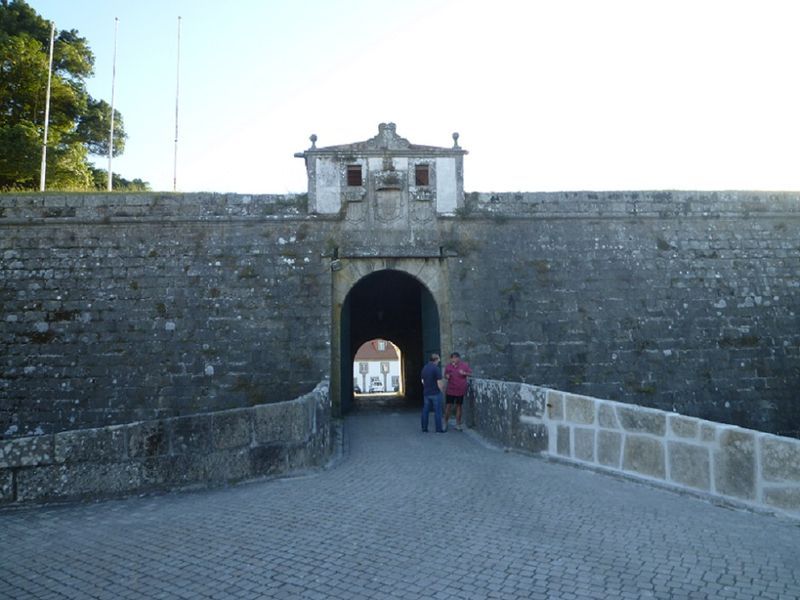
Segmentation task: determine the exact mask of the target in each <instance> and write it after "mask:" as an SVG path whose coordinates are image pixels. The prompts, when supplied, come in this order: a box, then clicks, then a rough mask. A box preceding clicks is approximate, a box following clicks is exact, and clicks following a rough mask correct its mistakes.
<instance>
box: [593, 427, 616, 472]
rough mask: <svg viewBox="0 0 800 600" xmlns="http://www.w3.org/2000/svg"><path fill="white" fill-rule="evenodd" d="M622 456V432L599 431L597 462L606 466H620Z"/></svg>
mask: <svg viewBox="0 0 800 600" xmlns="http://www.w3.org/2000/svg"><path fill="white" fill-rule="evenodd" d="M621 458H622V434H619V433H617V432H616V431H599V432H598V433H597V462H598V463H600V464H601V465H603V466H606V467H613V468H615V469H619V468H620V462H621Z"/></svg>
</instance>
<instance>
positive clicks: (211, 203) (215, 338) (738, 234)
mask: <svg viewBox="0 0 800 600" xmlns="http://www.w3.org/2000/svg"><path fill="white" fill-rule="evenodd" d="M343 213H344V211H343V212H342V213H340V214H330V215H319V214H310V213H309V211H308V210H307V206H306V198H305V197H304V196H238V195H219V194H186V195H180V194H179V195H175V194H158V193H145V194H130V195H128V194H57V193H49V194H20V195H3V196H0V348H1V349H2V351H1V352H0V438H2V439H5V440H12V441H13V440H17V439H19V440H20V441H19V444H22V445H23V446H24V445H25V444H33V445H32V446H31V448H34V449H36V448H38V447H39V446H38V445H37V444H38V443H39V442H36V441H30V440H37V439H38V440H47V439H52V440H53V444H55V443H56V440H55V438H54V437H53V436H56V435H58V434H59V433H61V432H69V433H65V434H64V435H65V436H66V437H63V436H62V437H63V439H62V442H63V443H66V440H68V439H72V438H71V437H70V436H72V435H73V432H74V431H76V430H94V429H97V428H102V429H104V430H105V429H108V428H113V427H114V426H118V425H120V426H121V425H125V424H130V423H140V422H162V423H167V422H169V423H171V425H170V427H172V426H173V425H174V424H175V423H182V421H174V420H175V419H178V420H180V419H184V418H187V417H190V416H191V415H199V414H211V413H218V412H220V411H228V410H231V409H246V410H250V409H251V408H252V407H256V406H260V405H263V404H265V403H266V404H271V403H281V402H286V401H291V400H293V399H295V398H298V397H301V396H303V395H304V394H308V393H311V392H312V390H314V389H315V387H316V386H317V384H318V383H319V382H320V381H322V380H325V379H326V378H327V377H328V376H329V375H330V370H331V361H332V355H333V353H334V352H336V351H337V350H336V349H333V348H332V347H331V342H330V340H331V336H332V327H333V322H334V320H333V317H332V315H333V313H334V311H335V310H336V309H337V307H334V306H333V305H332V301H331V288H332V268H333V263H334V260H335V258H336V256H337V255H338V252H339V250H340V249H345V250H346V251H347V252H349V255H348V256H349V259H348V260H359V258H358V257H359V256H381V255H383V256H392V257H398V258H404V259H406V260H409V261H413V260H420V261H428V263H427V264H431V263H433V264H435V265H438V266H437V267H436V268H439V269H441V272H442V274H443V275H442V276H443V277H444V280H445V281H447V282H448V285H449V294H448V296H449V302H450V304H451V305H450V306H449V307H448V311H446V312H447V314H449V315H450V316H451V321H452V322H450V323H447V324H443V326H446V327H449V334H450V336H451V337H450V338H449V339H452V340H453V346H454V348H452V349H454V350H459V351H460V352H461V353H462V354H463V355H464V356H465V358H466V359H467V360H468V361H469V362H470V363H471V364H472V366H473V368H474V369H475V372H476V375H477V376H478V377H481V378H485V379H492V380H503V381H509V382H522V383H524V384H535V385H537V386H542V387H545V388H550V389H553V390H560V391H561V392H565V393H569V394H573V395H575V396H582V397H594V398H604V399H607V400H608V401H617V402H622V403H628V404H637V405H641V406H644V407H650V408H653V409H658V410H662V411H666V412H669V413H673V412H676V413H680V414H682V415H686V416H687V417H691V418H695V419H706V420H710V421H716V422H719V423H724V424H731V425H736V426H740V427H746V428H750V429H755V430H759V431H763V432H767V433H772V434H778V435H789V436H795V437H797V436H798V435H800V432H798V427H800V425H798V424H799V423H800V405H798V403H797V401H796V400H797V390H798V389H800V327H799V326H798V325H800V319H799V318H798V313H799V312H800V241H798V240H800V194H790V193H784V194H779V193H758V192H623V193H612V192H606V193H592V192H574V193H558V194H468V195H467V196H466V198H465V202H464V204H463V205H461V206H459V207H457V208H456V209H455V210H454V211H453V212H451V213H446V214H437V215H436V217H435V219H434V221H433V222H432V223H430V224H429V225H426V228H425V230H424V231H421V232H415V233H414V235H412V236H408V235H405V234H402V232H388V233H386V234H385V235H384V234H381V232H379V231H373V230H365V231H359V230H358V229H353V224H352V223H351V224H350V225H347V221H346V219H345V216H344V214H343ZM387 240H388V241H387ZM420 240H423V241H424V246H425V248H426V250H425V253H424V254H425V257H424V258H419V256H420V250H419V249H420V247H421V246H420V244H421V243H422V242H421V241H420ZM382 245H384V246H387V248H388V246H389V245H390V246H391V247H390V248H388V249H387V248H383V249H382ZM430 248H436V249H437V258H432V257H431V253H430V251H429V250H430ZM450 350H451V348H443V351H444V352H445V353H446V352H449V351H450ZM334 416H335V415H334ZM558 431H559V430H557V429H555V430H553V431H549V430H548V432H547V435H545V437H544V438H543V439H545V440H549V441H548V445H546V446H543V447H542V449H543V450H544V449H545V448H550V446H549V444H550V443H555V444H556V446H555V448H556V450H557V449H558V448H559V446H558V444H559V442H558V440H559V438H558V437H557V436H558V435H560V434H559V433H558ZM75 435H77V434H75ZM86 435H89V436H91V435H93V434H86ZM98 435H100V434H98ZM102 435H103V436H104V435H105V434H102ZM576 435H579V436H583V435H584V434H583V433H581V434H576ZM596 435H598V436H599V435H600V434H599V433H598V434H596ZM31 436H33V437H31ZM548 436H549V437H548ZM553 436H556V437H553ZM112 437H113V436H112ZM22 438H24V439H25V440H28V441H25V442H23V441H22ZM76 439H83V437H82V436H81V435H77V438H76ZM576 439H577V438H576ZM553 440H555V441H553ZM41 443H43V444H45V445H47V443H48V442H46V441H42V442H41ZM114 443H116V442H114ZM125 443H126V444H128V445H129V444H130V441H128V442H125ZM570 443H571V444H572V443H573V442H570ZM4 447H5V446H4ZM54 447H55V446H54ZM560 447H561V448H562V449H563V448H564V446H563V445H562V446H560ZM577 447H578V448H583V446H582V445H581V444H579V445H578V446H577ZM570 448H571V452H574V451H575V450H574V446H570ZM18 449H19V448H18ZM9 452H10V453H6V452H5V450H4V454H3V456H0V460H2V461H5V462H4V463H3V464H7V465H9V466H7V467H4V468H19V467H21V466H22V465H16V466H14V467H11V466H10V465H11V462H9V460H11V459H9V458H8V457H9V456H11V454H13V452H17V450H14V451H9ZM53 452H54V454H53V458H51V459H50V460H56V458H55V456H56V454H55V450H53ZM76 452H78V451H76ZM81 452H83V451H81ZM125 452H129V450H125ZM170 452H172V450H170ZM78 455H80V452H78ZM64 456H66V455H64ZM121 456H122V455H121ZM170 456H171V455H170ZM124 457H129V455H128V454H125V455H124ZM124 457H123V458H124ZM120 460H122V459H120ZM126 460H127V458H126ZM170 460H173V461H174V460H178V459H177V458H175V457H171V458H170ZM316 460H318V461H320V460H323V459H322V458H321V457H317V458H316ZM104 464H107V463H104ZM111 464H116V463H113V462H112V463H111ZM39 466H42V467H48V468H51V470H53V473H55V472H56V470H57V469H61V468H63V465H61V466H58V465H55V464H41V465H39ZM262 466H263V465H262ZM103 468H105V467H103ZM3 476H4V477H8V472H5V473H4V474H3ZM166 479H168V478H166ZM166 479H165V482H166ZM4 481H5V482H6V483H2V484H0V485H5V486H9V485H11V486H12V487H13V486H16V485H17V484H16V483H13V480H9V479H4ZM8 481H12V483H8ZM166 484H167V483H165V485H166ZM12 493H13V492H12ZM16 493H18V491H17V492H16ZM54 493H55V492H54ZM44 496H47V493H44ZM44 496H43V497H44Z"/></svg>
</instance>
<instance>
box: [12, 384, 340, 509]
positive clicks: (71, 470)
mask: <svg viewBox="0 0 800 600" xmlns="http://www.w3.org/2000/svg"><path fill="white" fill-rule="evenodd" d="M335 438H336V434H335V433H334V432H333V431H332V424H331V410H330V399H329V396H328V383H327V382H322V383H320V384H319V385H318V386H317V387H316V388H315V389H314V390H313V391H312V392H310V393H308V394H305V395H303V396H301V397H299V398H297V399H294V400H290V401H286V402H279V403H274V404H262V405H258V406H253V407H248V408H240V409H233V410H224V411H217V412H209V413H203V414H196V415H191V416H185V417H174V418H165V419H160V420H152V421H140V422H136V423H128V424H123V425H112V426H108V427H99V428H94V429H81V430H73V431H63V432H59V433H55V434H49V435H40V436H33V437H24V438H16V439H13V440H9V441H6V442H0V505H2V504H12V503H17V504H23V503H36V502H45V501H54V500H65V499H84V498H87V499H95V498H98V497H109V496H118V495H123V494H129V493H134V492H143V491H145V492H146V491H153V490H163V489H174V488H185V487H194V486H197V487H205V486H213V485H221V484H225V483H231V482H236V481H241V480H246V479H252V478H255V477H261V476H269V475H280V474H285V473H288V472H291V471H297V470H302V469H306V468H311V467H316V466H320V465H323V464H325V463H326V462H327V460H328V459H329V458H330V456H331V454H332V449H333V447H334V439H335Z"/></svg>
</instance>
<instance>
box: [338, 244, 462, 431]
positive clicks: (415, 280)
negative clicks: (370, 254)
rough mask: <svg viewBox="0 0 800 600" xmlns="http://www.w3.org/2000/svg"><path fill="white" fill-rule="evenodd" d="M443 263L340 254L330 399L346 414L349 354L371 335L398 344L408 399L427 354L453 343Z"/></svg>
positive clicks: (415, 392)
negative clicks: (352, 256) (341, 255)
mask: <svg viewBox="0 0 800 600" xmlns="http://www.w3.org/2000/svg"><path fill="white" fill-rule="evenodd" d="M447 290H448V288H447V277H446V263H445V261H442V260H440V259H438V258H421V259H420V258H413V259H412V258H397V259H394V258H351V259H339V260H338V261H337V262H336V266H335V270H334V271H333V302H332V309H333V316H332V317H333V318H332V322H333V331H332V332H331V333H332V335H331V363H332V364H331V387H330V389H331V400H332V405H333V413H334V415H336V416H341V415H342V414H343V413H346V412H347V410H348V408H349V406H350V400H351V398H352V391H353V390H352V358H353V355H354V354H355V350H356V349H357V348H358V346H359V345H360V344H361V343H363V342H365V341H367V340H369V339H372V338H375V337H381V338H385V339H390V340H392V341H393V342H394V343H396V344H398V346H399V347H400V349H401V351H402V354H403V356H404V361H403V365H402V369H403V376H404V378H405V381H406V390H405V394H406V401H407V403H408V404H409V405H412V406H416V405H417V404H418V402H419V401H420V399H421V390H420V389H419V387H420V386H419V382H418V379H419V371H420V370H421V368H422V366H423V364H424V361H425V358H424V357H425V356H426V355H427V354H430V353H431V352H441V350H442V348H449V347H450V346H451V340H452V335H451V331H450V305H449V299H448V293H447Z"/></svg>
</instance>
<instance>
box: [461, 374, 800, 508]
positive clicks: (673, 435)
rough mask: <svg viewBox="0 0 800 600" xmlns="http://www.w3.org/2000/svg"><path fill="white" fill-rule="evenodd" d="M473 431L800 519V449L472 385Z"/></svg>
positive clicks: (634, 410)
mask: <svg viewBox="0 0 800 600" xmlns="http://www.w3.org/2000/svg"><path fill="white" fill-rule="evenodd" d="M468 411H469V412H468V423H469V424H470V426H471V427H473V428H475V429H476V430H477V431H478V432H479V433H480V434H481V435H484V436H486V437H487V438H489V439H491V440H492V441H494V442H496V443H499V444H501V445H504V446H506V447H510V448H513V449H516V450H522V451H527V452H538V453H542V454H546V455H548V456H550V457H552V458H555V459H558V460H564V461H568V462H573V463H579V464H582V465H586V466H590V467H592V468H596V469H599V470H604V471H610V472H614V473H618V474H622V475H625V476H629V477H633V478H636V479H643V480H647V481H651V482H655V483H659V484H664V485H667V486H669V487H673V488H680V489H683V490H687V491H690V492H693V493H697V494H700V495H705V496H710V497H714V498H718V499H724V500H726V501H730V502H732V503H734V504H743V505H747V506H750V507H754V508H760V509H767V510H770V511H774V512H780V513H784V514H787V515H790V516H793V517H797V518H800V440H797V439H793V438H786V437H781V436H776V435H772V434H768V433H762V432H760V431H755V430H751V429H744V428H741V427H736V426H732V425H727V424H722V423H715V422H713V421H706V420H703V419H696V418H692V417H686V416H683V415H680V414H677V413H670V412H667V411H661V410H656V409H652V408H645V407H641V406H637V405H631V404H624V403H620V402H613V401H610V400H602V399H599V398H592V397H589V396H581V395H576V394H570V393H566V392H561V391H557V390H552V389H547V388H543V387H537V386H533V385H527V384H523V383H507V382H500V381H489V380H475V381H474V382H473V385H472V386H471V387H470V394H469V403H468Z"/></svg>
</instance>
